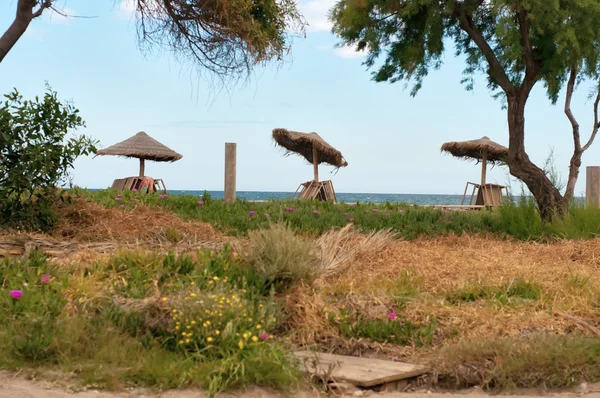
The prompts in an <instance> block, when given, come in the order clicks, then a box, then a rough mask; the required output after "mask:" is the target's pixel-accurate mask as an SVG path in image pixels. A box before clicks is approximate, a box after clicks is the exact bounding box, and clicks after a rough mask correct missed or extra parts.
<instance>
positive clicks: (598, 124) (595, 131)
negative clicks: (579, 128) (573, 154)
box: [581, 88, 600, 152]
mask: <svg viewBox="0 0 600 398" xmlns="http://www.w3.org/2000/svg"><path fill="white" fill-rule="evenodd" d="M599 104H600V88H598V94H597V95H596V101H595V102H594V128H593V130H592V135H591V136H590V139H589V140H588V142H587V143H586V144H585V145H584V146H583V149H582V150H581V151H582V152H583V151H585V150H587V149H588V148H589V147H590V146H591V145H592V143H593V142H594V139H595V138H596V134H598V129H600V121H598V105H599Z"/></svg>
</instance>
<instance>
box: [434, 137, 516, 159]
mask: <svg viewBox="0 0 600 398" xmlns="http://www.w3.org/2000/svg"><path fill="white" fill-rule="evenodd" d="M442 151H444V152H448V153H451V154H452V155H454V156H456V157H458V158H471V159H479V160H481V159H482V158H483V153H486V158H487V161H488V162H505V161H506V159H507V158H508V148H507V147H505V146H503V145H500V144H498V143H496V142H494V141H492V140H490V139H489V138H488V137H482V138H480V139H478V140H471V141H459V142H446V143H445V144H444V145H442Z"/></svg>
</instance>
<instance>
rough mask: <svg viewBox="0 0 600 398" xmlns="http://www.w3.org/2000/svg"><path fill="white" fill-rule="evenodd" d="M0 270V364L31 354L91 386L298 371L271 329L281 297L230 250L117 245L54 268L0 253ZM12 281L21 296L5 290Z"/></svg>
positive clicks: (213, 384)
mask: <svg viewBox="0 0 600 398" xmlns="http://www.w3.org/2000/svg"><path fill="white" fill-rule="evenodd" d="M0 281H2V285H0V350H1V351H2V352H3V355H2V356H1V357H0V369H11V370H15V369H20V368H23V367H27V366H31V365H35V366H36V367H45V368H51V369H56V370H61V371H64V372H74V373H75V374H77V375H78V377H79V378H80V379H81V381H82V382H84V383H86V384H88V385H90V384H91V385H95V386H99V387H109V388H119V387H123V385H126V384H133V385H141V386H150V387H153V388H178V387H184V386H197V387H202V388H205V389H207V390H208V392H209V393H210V394H214V393H217V392H219V391H222V390H225V389H230V388H236V387H243V386H246V385H248V384H258V385H264V386H269V387H276V388H282V387H292V386H295V385H296V384H297V382H298V380H299V376H298V373H297V370H296V364H295V363H294V362H293V361H292V360H291V359H290V358H289V354H288V353H287V352H286V351H285V350H284V349H283V348H282V346H281V345H280V343H279V342H278V340H279V339H278V336H277V335H276V333H277V332H278V331H279V326H280V325H281V322H282V321H283V315H282V307H281V304H280V302H279V301H278V300H277V299H276V298H275V297H274V296H273V294H271V293H269V292H265V290H264V286H265V280H264V278H261V277H260V276H258V275H257V273H256V271H255V270H254V269H253V268H252V267H249V266H248V265H247V264H244V263H242V262H239V261H236V260H235V259H234V258H233V256H232V254H231V252H229V251H228V250H226V251H224V252H222V253H218V254H217V253H210V252H199V253H197V254H195V255H194V256H183V255H182V256H175V255H172V254H168V255H158V254H145V255H144V254H137V253H122V254H119V255H116V256H113V257H111V258H110V259H109V260H108V262H104V261H102V262H100V263H98V264H96V265H94V266H88V267H83V266H81V265H79V264H78V265H77V266H74V267H73V268H72V269H69V268H62V269H61V270H60V271H59V270H58V269H56V268H55V267H54V266H52V265H50V264H49V263H48V262H46V259H45V258H44V257H43V256H41V255H40V254H39V253H38V252H32V254H31V255H30V257H29V258H28V259H26V260H10V259H3V260H1V261H0ZM15 289H19V290H20V291H21V292H22V296H21V297H20V298H13V297H11V295H10V291H11V290H15ZM157 291H160V293H161V295H160V296H158V297H157V296H156V292H157ZM183 333H185V335H183ZM188 333H189V334H188ZM181 341H183V343H181V344H180V342H181Z"/></svg>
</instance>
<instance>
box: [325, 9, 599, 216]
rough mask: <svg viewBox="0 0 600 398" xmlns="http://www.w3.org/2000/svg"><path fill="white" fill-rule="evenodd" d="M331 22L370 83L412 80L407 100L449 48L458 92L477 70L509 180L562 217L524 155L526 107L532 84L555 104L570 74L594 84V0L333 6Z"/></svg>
mask: <svg viewBox="0 0 600 398" xmlns="http://www.w3.org/2000/svg"><path fill="white" fill-rule="evenodd" d="M330 17H331V20H332V21H333V23H334V27H333V32H334V33H336V34H337V35H338V36H339V37H340V38H341V39H342V41H341V43H340V44H341V45H355V46H356V48H357V50H358V51H362V50H365V51H367V54H368V55H367V58H366V61H365V64H366V66H367V67H369V68H373V67H375V66H377V70H376V71H374V73H373V80H375V81H376V82H383V81H389V82H396V81H406V82H412V83H413V87H412V92H411V94H412V95H415V94H416V93H417V91H418V90H419V89H420V88H421V86H422V84H423V80H424V78H425V76H427V74H428V72H429V70H430V69H431V68H439V67H440V66H441V64H442V58H443V54H444V51H445V50H446V48H447V47H448V45H450V44H451V43H453V44H454V47H455V49H456V54H457V55H464V56H465V58H466V67H465V70H464V73H465V78H464V79H463V83H465V85H466V87H467V89H470V88H472V86H473V77H474V75H475V74H476V73H478V72H479V73H483V74H485V75H487V79H488V87H489V88H490V89H491V90H492V92H493V93H494V96H496V97H499V98H501V99H502V100H503V103H504V106H505V107H506V109H507V118H508V130H509V131H508V133H509V154H508V159H507V164H508V167H509V170H510V173H511V174H512V175H513V176H515V177H517V178H519V179H520V180H522V181H523V182H524V183H525V184H526V185H527V187H528V188H529V190H530V191H531V193H532V194H533V196H534V197H535V199H536V202H537V204H538V208H539V211H540V214H541V216H542V217H543V218H544V219H546V220H548V219H550V218H552V217H553V216H554V215H556V214H564V211H565V209H566V204H567V200H565V198H563V197H562V196H561V193H560V192H559V191H558V189H557V188H556V187H555V186H554V185H553V184H552V182H551V181H550V179H549V178H548V176H547V175H546V174H545V173H544V171H543V170H542V169H541V168H540V167H538V166H536V165H535V164H534V163H533V162H532V161H531V160H530V159H529V156H528V155H527V152H526V150H525V105H526V103H527V99H528V97H529V95H530V93H531V90H532V89H533V87H534V86H535V85H536V84H538V83H540V84H543V85H544V87H545V88H546V92H547V95H548V98H549V99H550V100H551V101H552V102H553V103H555V102H556V101H557V100H558V97H559V93H560V90H561V88H562V87H563V85H564V84H565V83H566V82H567V81H568V78H569V76H570V75H571V73H572V72H573V71H575V75H576V77H578V78H579V79H596V80H597V79H598V72H599V55H600V23H599V22H598V21H600V2H599V1H598V0H341V1H339V2H338V3H337V4H336V5H335V7H334V8H333V9H332V10H331V16H330ZM384 54H385V57H384V61H383V63H382V64H379V63H377V64H376V61H377V60H378V59H379V57H380V56H382V55H384Z"/></svg>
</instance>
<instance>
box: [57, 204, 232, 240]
mask: <svg viewBox="0 0 600 398" xmlns="http://www.w3.org/2000/svg"><path fill="white" fill-rule="evenodd" d="M73 200H74V203H73V204H68V205H65V206H64V207H61V208H60V209H59V211H58V213H59V217H60V221H59V223H58V224H57V225H56V227H55V228H54V229H53V232H52V235H53V236H54V237H57V238H63V239H64V238H67V239H74V240H77V241H82V242H99V241H107V240H110V241H118V242H121V243H129V244H135V243H145V242H152V243H158V244H167V243H172V244H178V243H189V242H223V241H224V237H223V236H222V235H221V234H220V233H219V232H217V231H215V229H214V228H213V227H212V226H211V225H210V224H207V223H203V222H199V221H183V220H182V219H181V218H179V217H178V216H176V215H175V214H173V213H170V212H167V211H164V210H159V209H156V208H151V207H148V206H145V205H143V204H138V205H137V206H136V207H135V208H134V209H133V210H131V211H123V210H119V209H107V208H104V207H102V206H100V205H98V204H96V203H92V202H88V201H86V200H85V199H82V198H74V199H73Z"/></svg>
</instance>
